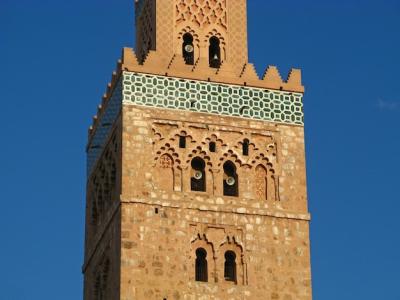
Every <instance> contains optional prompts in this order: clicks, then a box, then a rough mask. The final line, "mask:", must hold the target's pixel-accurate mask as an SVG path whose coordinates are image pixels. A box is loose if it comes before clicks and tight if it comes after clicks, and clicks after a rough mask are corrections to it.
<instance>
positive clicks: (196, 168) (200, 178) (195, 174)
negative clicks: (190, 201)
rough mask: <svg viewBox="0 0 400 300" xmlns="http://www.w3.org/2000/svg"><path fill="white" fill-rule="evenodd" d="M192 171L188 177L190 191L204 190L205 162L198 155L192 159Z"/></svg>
mask: <svg viewBox="0 0 400 300" xmlns="http://www.w3.org/2000/svg"><path fill="white" fill-rule="evenodd" d="M191 165H192V171H191V173H192V174H191V178H190V187H191V190H192V191H198V192H205V191H206V172H205V167H206V164H205V162H204V160H202V159H201V158H200V157H195V158H193V160H192V164H191Z"/></svg>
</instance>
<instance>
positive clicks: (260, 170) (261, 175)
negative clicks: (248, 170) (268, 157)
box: [255, 165, 268, 200]
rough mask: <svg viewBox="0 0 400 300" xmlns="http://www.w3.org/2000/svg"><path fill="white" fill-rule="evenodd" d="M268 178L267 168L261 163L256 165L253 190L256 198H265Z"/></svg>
mask: <svg viewBox="0 0 400 300" xmlns="http://www.w3.org/2000/svg"><path fill="white" fill-rule="evenodd" d="M267 190H268V180H267V169H266V168H265V167H264V166H263V165H258V166H257V167H256V174H255V192H256V197H257V199H260V200H267V198H268V197H267Z"/></svg>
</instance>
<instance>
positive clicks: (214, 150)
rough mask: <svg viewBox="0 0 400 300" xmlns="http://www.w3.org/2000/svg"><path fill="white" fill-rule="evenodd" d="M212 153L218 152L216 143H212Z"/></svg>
mask: <svg viewBox="0 0 400 300" xmlns="http://www.w3.org/2000/svg"><path fill="white" fill-rule="evenodd" d="M209 147H210V152H216V151H217V145H216V144H215V142H210V145H209Z"/></svg>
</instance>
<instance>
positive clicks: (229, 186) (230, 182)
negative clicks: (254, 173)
mask: <svg viewBox="0 0 400 300" xmlns="http://www.w3.org/2000/svg"><path fill="white" fill-rule="evenodd" d="M238 180H239V178H238V175H237V173H236V166H235V165H234V163H233V162H231V161H227V162H226V163H225V164H224V183H223V185H224V196H232V197H237V196H238V195H239V181H238Z"/></svg>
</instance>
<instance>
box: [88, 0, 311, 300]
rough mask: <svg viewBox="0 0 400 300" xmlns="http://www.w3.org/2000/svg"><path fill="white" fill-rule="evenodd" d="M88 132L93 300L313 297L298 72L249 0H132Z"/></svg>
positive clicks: (285, 299) (301, 90)
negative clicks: (263, 45)
mask: <svg viewBox="0 0 400 300" xmlns="http://www.w3.org/2000/svg"><path fill="white" fill-rule="evenodd" d="M135 5H136V30H137V34H136V49H135V51H134V50H133V49H130V48H124V49H123V52H122V58H121V59H120V61H119V62H118V65H117V69H116V71H115V72H114V73H113V76H112V80H111V82H110V83H109V84H108V87H107V91H106V93H105V95H104V97H103V100H102V103H101V105H100V106H99V108H98V112H97V115H96V116H95V117H94V119H93V124H92V126H91V127H90V129H89V135H88V144H87V174H88V177H87V200H86V201H87V205H86V240H85V260H84V264H83V273H84V280H85V288H84V299H85V300H100V299H101V300H117V299H121V300H153V299H154V300H189V299H190V300H192V299H193V300H195V299H204V300H206V299H210V300H211V299H215V300H217V299H221V300H225V299H237V300H239V299H240V300H243V299H249V300H258V299H259V300H269V299H271V300H278V299H279V300H311V298H312V293H311V268H310V243H309V221H310V215H309V213H308V208H307V192H306V171H305V150H304V127H303V126H304V123H303V93H304V87H303V85H302V83H301V72H300V70H297V69H292V70H291V72H290V73H289V75H288V78H287V79H286V80H283V79H282V77H281V76H280V74H279V72H278V69H277V68H276V67H274V66H270V67H268V68H267V69H266V71H265V73H264V74H263V76H262V78H259V77H258V75H257V73H256V72H255V68H254V66H253V65H252V64H251V63H249V62H248V46H247V16H246V0H136V3H135Z"/></svg>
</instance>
